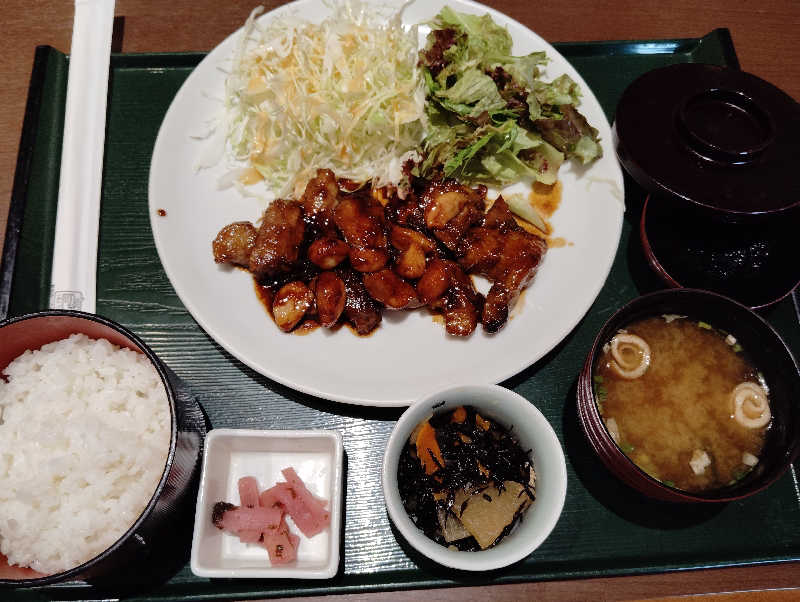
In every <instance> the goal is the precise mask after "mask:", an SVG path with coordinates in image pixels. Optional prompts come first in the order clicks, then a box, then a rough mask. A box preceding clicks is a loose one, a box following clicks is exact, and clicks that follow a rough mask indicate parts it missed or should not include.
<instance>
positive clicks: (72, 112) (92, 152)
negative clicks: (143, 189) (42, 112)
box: [50, 0, 114, 313]
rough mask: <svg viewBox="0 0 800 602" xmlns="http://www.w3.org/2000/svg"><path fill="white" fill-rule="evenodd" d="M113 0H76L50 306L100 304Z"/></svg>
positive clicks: (92, 309) (88, 308) (85, 307)
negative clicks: (99, 257)
mask: <svg viewBox="0 0 800 602" xmlns="http://www.w3.org/2000/svg"><path fill="white" fill-rule="evenodd" d="M113 26H114V0H75V21H74V24H73V29H72V46H71V50H70V57H69V71H68V75H67V102H66V109H65V114H64V138H63V145H62V149H61V175H60V178H59V187H58V209H57V213H56V232H55V241H54V244H53V270H52V274H51V278H50V284H51V286H50V307H51V308H54V309H77V310H82V311H86V312H90V313H94V312H95V308H96V295H97V292H96V285H97V241H98V230H99V224H98V220H99V216H100V189H101V185H102V176H103V151H104V146H105V128H106V96H107V94H108V68H109V61H110V54H111V34H112V30H113Z"/></svg>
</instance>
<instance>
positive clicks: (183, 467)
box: [0, 310, 207, 587]
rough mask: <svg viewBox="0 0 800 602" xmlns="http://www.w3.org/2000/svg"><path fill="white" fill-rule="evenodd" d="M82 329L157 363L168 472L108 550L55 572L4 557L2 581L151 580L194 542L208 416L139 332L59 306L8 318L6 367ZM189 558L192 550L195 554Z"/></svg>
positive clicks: (1, 336) (1, 328) (0, 357)
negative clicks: (186, 520)
mask: <svg viewBox="0 0 800 602" xmlns="http://www.w3.org/2000/svg"><path fill="white" fill-rule="evenodd" d="M73 333H82V334H85V335H87V336H89V337H90V338H94V339H97V338H105V339H107V340H108V341H110V342H111V343H113V344H114V345H117V346H119V347H125V348H128V349H132V350H134V351H138V352H140V353H143V354H144V355H145V356H146V357H147V358H148V359H149V360H150V362H151V363H152V364H153V366H154V367H155V369H156V371H157V372H158V375H159V376H160V378H161V381H162V382H163V384H164V387H165V389H166V391H167V399H168V401H169V405H170V417H171V425H170V428H171V436H170V444H169V450H168V455H167V460H166V465H165V467H164V472H163V474H162V475H161V479H160V481H159V483H158V485H157V487H156V489H155V491H154V493H153V496H152V498H151V499H150V501H149V502H148V504H147V506H146V507H145V509H144V511H143V512H142V514H141V515H140V516H139V517H138V518H137V519H136V521H135V522H134V523H133V525H132V526H131V527H130V528H129V529H128V530H127V531H126V532H125V533H124V534H123V535H122V536H121V537H120V538H119V539H118V540H117V541H116V542H115V543H114V544H113V545H111V546H110V547H109V548H108V549H106V550H105V551H103V552H102V553H100V554H99V555H97V556H96V557H94V558H92V559H91V560H89V561H87V562H85V563H84V564H82V565H80V566H77V567H74V568H72V569H69V570H67V571H63V572H61V573H57V574H53V575H42V574H41V573H37V572H35V571H32V570H30V569H24V568H19V567H15V566H11V567H9V566H8V564H7V562H6V560H5V558H3V557H2V556H0V587H36V586H41V585H47V584H50V583H55V582H61V581H71V580H85V581H88V582H92V583H94V582H97V583H100V584H103V583H113V584H114V585H115V586H116V585H118V584H120V583H127V584H131V583H140V584H141V583H146V582H147V581H148V579H149V577H150V575H151V574H152V575H157V574H158V573H159V572H160V571H162V570H163V569H164V566H165V564H164V563H165V562H168V561H166V560H165V559H164V555H165V553H168V554H171V555H173V556H174V555H175V554H180V553H181V551H183V552H186V551H187V550H188V549H189V547H190V546H191V531H190V529H191V524H189V525H188V527H189V529H184V528H182V527H181V526H180V525H181V522H182V521H183V517H184V516H190V517H191V516H192V512H193V507H194V501H195V495H196V491H197V480H198V476H199V466H200V459H201V457H202V452H203V444H204V441H205V434H206V428H207V427H206V422H205V417H204V415H203V412H202V410H201V408H200V405H199V404H198V402H197V400H196V399H195V398H194V397H193V396H192V395H191V394H190V393H189V392H188V390H187V389H186V386H185V385H184V384H183V383H182V382H181V381H180V380H179V379H178V377H177V376H175V374H173V373H172V371H171V370H170V369H169V368H168V367H167V366H166V365H165V364H164V363H163V362H162V361H161V360H159V358H158V357H157V356H156V355H155V353H153V351H152V350H151V349H150V348H149V347H148V346H147V345H146V344H145V343H144V342H143V341H142V340H141V339H139V338H138V337H137V336H136V335H135V334H133V333H132V332H130V331H129V330H127V329H126V328H125V327H123V326H121V325H119V324H117V323H115V322H112V321H111V320H108V319H106V318H102V317H100V316H96V315H93V314H87V313H83V312H76V311H66V310H63V311H62V310H53V311H45V312H40V313H35V314H29V315H25V316H21V317H18V318H11V319H8V320H5V321H3V322H0V370H3V369H5V367H6V366H7V365H8V364H9V363H10V362H11V361H12V360H13V359H15V358H16V357H18V356H19V355H21V354H22V353H23V352H24V351H25V350H28V349H30V350H35V349H39V348H40V347H42V346H43V345H45V344H47V343H51V342H54V341H58V340H61V339H64V338H67V337H68V336H69V335H71V334H73ZM187 556H188V554H187Z"/></svg>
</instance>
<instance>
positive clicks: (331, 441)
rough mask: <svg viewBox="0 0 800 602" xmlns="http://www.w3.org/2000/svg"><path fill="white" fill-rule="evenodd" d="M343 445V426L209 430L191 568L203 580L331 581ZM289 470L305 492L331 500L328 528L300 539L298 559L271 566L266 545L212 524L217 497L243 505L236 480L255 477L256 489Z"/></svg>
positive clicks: (336, 557) (335, 558)
mask: <svg viewBox="0 0 800 602" xmlns="http://www.w3.org/2000/svg"><path fill="white" fill-rule="evenodd" d="M343 459H344V446H343V444H342V435H341V433H339V432H338V431H324V430H303V431H289V430H287V431H282V430H269V431H268V430H251V429H212V430H211V431H209V433H208V436H207V438H206V448H205V454H204V456H203V468H202V474H201V477H200V489H199V492H198V495H197V509H196V511H195V521H194V535H193V537H192V554H191V561H190V567H191V569H192V572H193V573H194V574H195V575H197V576H198V577H220V578H237V577H241V578H247V579H264V578H282V579H330V578H331V577H333V576H334V575H336V573H337V571H338V570H339V547H340V540H341V531H342V529H341V525H342V523H341V521H342V495H343V471H344V462H343ZM287 467H292V468H294V470H295V471H296V472H297V474H298V476H299V477H300V478H301V479H302V480H303V482H304V483H305V485H306V487H307V488H308V490H309V491H310V492H311V493H312V494H314V495H315V496H317V497H320V498H323V499H326V500H328V506H327V508H328V510H329V511H330V513H331V524H330V528H329V529H326V530H325V531H323V532H322V533H319V534H317V535H315V536H314V537H312V538H310V539H309V538H307V537H305V536H304V535H303V534H302V533H301V532H300V530H299V529H297V527H296V526H295V525H294V523H293V522H292V521H291V517H288V516H287V523H288V524H289V527H290V529H291V531H292V532H293V533H295V534H296V535H298V536H299V537H300V545H299V547H298V550H297V560H296V561H295V562H293V563H291V564H287V565H280V566H272V565H271V564H270V561H269V556H268V555H267V550H265V549H264V548H263V547H262V546H260V545H258V544H245V543H242V542H241V541H239V538H238V537H236V536H234V535H231V534H228V533H224V532H223V531H221V530H220V529H218V528H217V527H215V526H214V524H213V523H212V522H211V513H212V509H213V507H214V504H216V503H217V502H229V503H232V504H235V505H238V504H239V489H238V483H239V479H240V478H242V477H247V476H252V477H255V478H256V480H257V481H258V488H259V491H263V490H264V489H267V488H269V487H272V486H273V485H274V484H275V483H277V482H279V481H285V480H286V479H284V477H283V475H282V474H281V470H283V469H284V468H287Z"/></svg>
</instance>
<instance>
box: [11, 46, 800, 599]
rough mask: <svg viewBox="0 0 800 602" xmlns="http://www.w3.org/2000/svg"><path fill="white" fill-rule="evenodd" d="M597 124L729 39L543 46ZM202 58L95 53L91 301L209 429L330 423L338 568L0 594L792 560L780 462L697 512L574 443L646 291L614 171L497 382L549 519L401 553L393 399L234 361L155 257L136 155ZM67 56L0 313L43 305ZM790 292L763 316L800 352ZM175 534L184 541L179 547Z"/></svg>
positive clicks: (170, 594) (794, 548) (503, 579)
mask: <svg viewBox="0 0 800 602" xmlns="http://www.w3.org/2000/svg"><path fill="white" fill-rule="evenodd" d="M556 47H557V48H558V50H559V51H560V52H561V53H563V54H564V55H565V56H566V57H567V59H569V60H570V61H571V62H572V63H573V65H574V66H575V67H576V68H577V69H578V71H580V72H581V74H582V75H583V77H584V78H585V79H586V81H587V83H588V84H589V85H590V86H591V87H592V89H593V90H594V92H595V94H596V95H597V97H598V99H599V100H600V102H601V104H602V105H603V107H604V109H605V111H606V113H607V114H608V116H609V118H613V113H614V108H615V106H616V103H617V99H618V98H619V96H620V94H621V93H622V91H623V90H624V88H625V87H626V86H627V85H628V84H629V83H630V82H631V81H633V79H634V78H636V77H637V76H638V75H640V74H642V73H644V72H645V71H648V70H650V69H654V68H657V67H661V66H665V65H668V64H672V63H679V62H704V63H715V64H726V65H731V66H734V67H738V62H737V59H736V55H735V52H734V50H733V45H732V42H731V39H730V36H729V34H728V32H727V31H726V30H716V31H714V32H712V33H710V34H708V35H707V36H705V37H703V38H700V39H682V40H666V41H663V40H659V41H630V42H594V43H566V44H556ZM203 56H204V55H203V54H145V55H113V56H112V60H111V80H110V85H109V103H108V119H107V129H108V131H107V140H106V153H105V166H104V176H103V195H102V212H101V223H100V245H99V259H98V294H97V311H98V313H100V314H102V315H105V316H107V317H109V318H112V319H114V320H117V321H118V322H121V323H122V324H124V325H126V326H128V327H129V328H131V329H132V330H133V331H134V332H136V333H137V334H138V335H139V336H141V337H142V338H143V339H144V340H145V341H146V342H147V343H148V344H149V345H150V346H151V347H152V348H153V349H154V351H155V352H156V353H157V354H158V355H159V356H160V357H161V358H163V359H164V361H165V362H166V363H167V364H168V365H169V366H170V367H171V368H172V369H173V370H174V371H175V372H176V373H177V374H178V375H179V376H181V377H182V378H183V379H184V380H185V381H186V382H187V383H188V385H189V387H190V388H191V389H192V391H193V392H194V393H195V395H196V396H197V397H198V398H199V400H200V402H201V403H202V405H203V407H204V408H205V410H206V412H207V413H208V416H209V418H210V421H211V423H212V424H213V426H214V427H248V428H266V429H282V428H327V429H338V430H340V431H341V432H342V434H343V435H344V445H345V450H346V455H347V462H346V479H347V489H346V513H345V521H344V524H345V529H344V537H343V542H344V543H343V554H342V559H343V560H342V564H341V567H340V570H339V573H338V575H337V576H336V577H335V578H334V579H331V580H324V581H290V580H281V581H274V580H209V579H201V578H198V577H195V576H194V575H193V574H192V573H191V571H190V570H189V568H188V566H184V567H183V568H181V569H180V570H179V571H178V572H177V573H175V574H173V576H172V577H171V578H170V579H169V581H167V582H165V583H160V584H159V585H157V586H148V587H146V588H142V587H139V588H134V589H133V590H132V591H130V590H127V591H124V592H123V591H122V590H119V591H114V586H113V585H112V586H111V588H110V591H109V589H103V590H100V589H99V588H97V587H96V586H95V585H90V584H86V583H82V582H80V583H67V584H62V585H59V586H51V587H48V588H44V589H40V590H36V591H12V592H5V594H7V595H5V594H4V598H7V597H13V596H17V597H18V598H20V599H22V598H32V599H39V598H54V597H55V598H60V599H75V598H81V599H84V598H109V597H118V596H119V595H125V596H132V597H134V598H136V597H141V598H143V599H149V600H154V599H175V598H185V599H190V598H197V599H200V598H202V599H223V598H239V599H241V598H256V597H260V598H263V597H272V596H286V595H300V594H305V595H309V594H327V593H345V592H358V591H370V590H388V589H402V588H417V587H435V586H453V585H471V584H487V583H511V582H520V581H535V580H548V579H567V578H579V577H592V576H610V575H630V574H643V573H655V572H663V571H673V570H683V569H693V568H701V567H702V568H705V567H721V566H731V565H741V564H755V563H766V562H783V561H789V560H797V559H800V491H799V490H798V484H797V475H796V472H795V470H794V469H792V470H791V471H789V473H787V474H786V475H785V476H784V477H783V478H782V479H780V480H779V481H778V482H777V483H775V484H774V485H773V486H771V487H770V488H769V489H768V490H766V491H764V492H762V493H760V494H758V495H756V496H753V497H752V498H749V499H747V500H745V501H742V502H734V503H730V504H724V505H713V506H710V507H698V506H671V505H666V504H659V503H654V502H651V501H647V500H644V499H643V498H641V497H639V496H638V494H636V493H634V492H633V491H632V490H629V489H628V488H626V487H625V486H623V485H621V484H620V483H619V482H618V481H617V480H616V479H615V478H614V477H612V476H611V475H610V474H609V473H608V472H607V471H606V470H605V468H604V467H603V466H602V465H601V464H600V463H599V461H598V460H597V459H596V458H595V456H594V455H593V453H592V452H591V451H590V449H589V447H588V445H587V443H586V441H585V439H584V436H583V433H582V431H581V430H580V426H579V424H578V421H577V415H576V410H575V400H574V397H575V383H576V380H577V376H578V372H579V371H580V368H581V365H582V363H583V361H584V358H585V354H586V352H587V351H588V349H589V347H590V345H591V342H592V340H593V338H594V336H595V334H596V332H597V331H598V330H599V328H600V327H601V325H602V324H603V322H604V321H605V320H606V319H607V318H608V317H609V316H610V315H611V314H612V313H613V312H614V311H615V310H616V309H617V308H618V307H620V306H621V305H623V304H624V303H625V302H627V301H628V300H630V299H632V298H633V297H636V296H638V295H640V294H642V293H645V292H648V291H651V290H655V289H657V288H661V285H660V284H659V282H658V281H657V280H655V277H654V276H653V275H652V274H651V273H650V271H649V270H648V268H647V266H646V264H645V262H644V259H643V256H642V253H641V249H640V247H639V242H638V237H637V236H635V232H636V229H635V227H634V226H635V224H636V223H637V222H638V215H637V213H638V211H639V207H640V206H641V202H642V199H643V192H642V191H641V190H640V189H639V188H638V187H637V186H636V185H635V184H633V183H632V182H631V181H629V180H627V181H626V204H627V207H628V211H627V213H626V217H625V224H624V228H623V234H622V240H621V242H620V246H619V250H618V253H617V257H616V260H615V262H614V266H613V269H612V271H611V274H610V276H609V278H608V281H607V282H606V284H605V286H604V288H603V289H602V291H601V293H600V295H599V296H598V298H597V300H596V301H595V303H594V304H593V306H592V307H591V309H590V310H589V312H588V314H587V315H586V317H585V318H584V319H583V320H582V321H581V322H580V323H579V324H578V326H577V327H576V328H575V329H574V331H573V332H571V333H570V334H569V335H568V336H567V337H566V339H565V340H564V341H563V342H562V343H561V344H559V345H558V346H557V347H556V348H555V349H554V350H553V351H552V352H551V353H549V354H548V355H547V356H546V357H545V358H543V359H542V360H541V361H539V362H537V363H536V364H535V365H533V366H531V367H530V368H528V369H527V370H525V371H524V372H522V373H521V374H519V375H517V376H516V377H514V378H512V379H510V380H509V381H507V382H506V383H504V384H505V385H506V386H508V387H510V388H512V389H514V390H515V391H517V392H518V393H520V394H522V395H524V396H525V397H527V398H528V399H530V400H531V401H533V402H534V403H536V405H537V406H538V407H539V408H540V409H541V410H542V412H543V413H544V414H545V415H546V416H547V418H548V419H549V420H550V422H551V423H552V425H553V426H554V428H555V430H556V432H557V433H558V436H559V437H560V439H561V441H562V443H563V445H564V449H565V451H566V456H567V470H568V473H569V475H568V477H569V486H568V491H567V501H566V505H565V507H564V513H563V515H562V516H561V519H560V521H559V523H558V525H557V527H556V529H555V531H554V532H553V533H552V535H551V536H550V537H549V539H548V540H547V541H546V542H545V543H544V545H542V546H541V547H540V548H539V549H538V550H537V551H536V552H535V553H533V554H532V555H531V556H530V557H528V558H527V559H526V560H525V561H523V562H520V563H517V564H515V565H514V566H511V567H508V568H507V569H505V570H501V571H496V572H492V573H489V574H480V575H471V574H458V573H454V572H453V571H451V570H447V569H444V568H442V567H439V566H437V565H434V564H432V563H430V562H429V561H427V560H426V559H424V558H421V557H419V556H418V555H417V554H415V552H414V551H413V550H412V549H410V547H409V546H408V545H407V544H406V543H405V542H403V541H398V538H399V534H397V533H396V532H395V531H394V530H393V529H392V527H391V525H390V523H389V520H388V518H387V515H386V511H385V509H384V505H383V499H382V495H381V490H380V462H381V457H382V453H383V449H384V445H385V443H386V441H387V439H388V436H389V432H390V430H391V428H392V426H393V424H394V422H395V420H396V419H397V418H398V416H399V415H400V413H401V411H402V410H400V409H374V408H363V407H351V406H347V405H343V404H338V403H333V402H327V401H324V400H321V399H316V398H312V397H309V396H306V395H303V394H300V393H296V392H294V391H292V390H290V389H287V388H285V387H283V386H281V385H278V384H276V383H274V382H272V381H270V380H268V379H266V378H264V377H262V376H261V375H259V374H257V373H255V372H253V371H251V370H250V369H248V368H247V367H245V366H244V365H242V364H241V363H240V362H238V361H237V360H236V359H234V358H233V357H231V356H230V355H229V354H228V353H226V352H225V351H223V350H222V349H221V348H220V347H219V346H218V345H217V344H216V343H215V342H214V341H213V340H212V339H211V338H210V337H209V336H208V335H206V334H205V332H204V331H203V330H202V329H201V328H200V327H199V326H198V325H197V324H196V323H195V322H194V320H193V319H192V317H191V316H190V315H189V313H188V312H187V311H186V309H185V308H184V307H183V305H182V304H181V302H180V301H179V299H178V297H177V295H176V294H175V292H174V291H173V289H172V286H171V285H170V283H169V281H168V280H167V277H166V275H165V274H164V271H163V270H162V268H161V264H160V262H159V259H158V256H157V254H156V249H155V246H154V243H153V238H152V235H151V232H150V226H149V218H148V214H147V212H148V209H147V180H148V170H149V164H150V155H151V151H152V148H153V143H154V141H155V138H156V134H157V132H158V128H159V126H160V124H161V120H162V118H163V116H164V114H165V112H166V110H167V107H168V106H169V104H170V102H171V100H172V98H173V96H174V95H175V93H176V92H177V90H178V88H179V87H180V85H181V84H182V83H183V81H184V79H185V78H186V77H187V75H188V74H189V73H190V72H191V70H192V68H193V67H194V66H195V65H197V63H198V62H199V61H200V60H201V59H202V58H203ZM67 62H68V59H67V57H66V56H65V55H64V54H61V53H59V52H57V51H56V50H53V49H52V48H47V47H40V48H38V49H37V51H36V57H35V62H34V70H33V77H32V81H31V87H30V92H29V98H28V107H27V113H26V118H25V124H24V129H23V135H22V141H21V147H20V155H19V163H18V169H17V174H16V180H15V184H14V190H13V198H12V202H11V212H10V215H9V222H8V231H7V235H6V241H5V248H4V255H3V264H2V281H1V282H0V315H2V314H5V313H7V314H8V315H19V314H23V313H27V312H30V311H35V310H40V309H44V308H45V307H46V306H47V300H48V286H49V279H50V265H51V254H52V247H53V231H54V222H55V212H56V200H57V189H58V176H59V160H60V147H61V135H62V127H63V110H64V102H65V92H66V76H67ZM796 302H797V300H796V298H795V297H794V296H790V297H788V298H786V299H784V300H783V301H782V302H780V303H778V304H776V305H775V306H773V307H771V308H770V309H768V310H766V311H764V312H763V315H764V316H765V318H766V319H767V320H768V321H769V322H771V323H772V324H773V325H774V326H775V328H776V329H777V330H778V331H779V332H780V333H781V334H782V335H783V336H784V338H785V339H786V341H787V342H788V343H789V345H790V347H791V348H792V349H793V352H794V353H795V356H798V355H800V322H798V316H797V313H796ZM188 549H189V542H188V541H187V542H186V546H185V550H186V554H187V558H188Z"/></svg>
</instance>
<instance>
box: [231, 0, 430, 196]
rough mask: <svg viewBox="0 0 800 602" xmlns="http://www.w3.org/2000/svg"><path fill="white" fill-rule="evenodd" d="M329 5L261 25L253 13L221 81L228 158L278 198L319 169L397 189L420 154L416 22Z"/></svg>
mask: <svg viewBox="0 0 800 602" xmlns="http://www.w3.org/2000/svg"><path fill="white" fill-rule="evenodd" d="M333 8H334V11H333V16H331V17H329V18H327V19H325V20H324V21H323V22H322V23H320V24H312V23H308V22H304V21H300V20H298V19H296V18H293V17H282V18H277V19H273V20H271V21H270V22H269V23H266V24H264V25H261V24H260V23H259V22H258V21H257V20H256V17H257V16H258V15H259V14H260V12H261V11H260V10H259V9H256V10H255V11H253V13H252V14H251V15H250V17H249V18H248V20H247V22H246V24H245V27H244V35H243V37H242V38H241V41H240V45H239V48H238V51H237V54H236V56H235V57H234V65H233V69H232V71H231V73H230V75H229V76H228V78H227V80H226V102H225V104H226V111H227V123H228V130H227V136H228V143H229V145H230V149H231V151H232V154H233V156H234V157H235V159H237V160H239V161H244V162H249V165H250V166H252V168H254V169H255V170H256V171H257V174H256V175H257V176H260V178H263V179H264V180H265V181H266V183H267V185H268V186H269V188H270V189H271V190H272V191H273V192H274V193H275V194H277V195H279V196H286V195H289V194H294V195H296V196H297V195H299V194H300V193H301V192H302V190H303V188H304V186H305V184H306V182H307V181H308V180H309V179H310V178H311V177H313V176H314V174H315V173H316V170H317V169H318V168H328V169H331V170H333V171H334V173H336V175H337V176H339V177H344V178H348V179H351V180H354V181H358V182H367V181H370V180H372V182H373V186H376V187H379V186H384V185H395V186H397V185H398V184H399V183H400V181H401V180H402V178H403V173H402V171H403V170H402V167H403V164H404V163H405V161H406V160H408V159H409V158H413V159H415V160H419V156H418V154H417V150H416V149H417V148H418V147H419V146H420V143H421V141H422V138H423V131H424V124H423V120H424V119H425V112H424V105H425V89H424V82H423V80H422V76H421V74H420V72H419V69H417V68H416V62H417V59H418V55H417V51H418V37H417V28H416V26H414V27H410V28H408V29H404V28H403V25H402V23H401V18H400V17H401V12H402V11H400V12H397V13H394V14H393V15H391V16H390V17H389V18H386V17H385V16H384V15H381V14H380V12H376V11H375V7H374V6H371V7H369V8H368V9H367V7H365V6H363V5H362V4H361V3H360V2H358V1H357V0H356V1H349V2H345V3H343V4H337V5H336V6H334V7H333ZM251 172H252V170H251ZM253 175H254V174H253V173H251V174H250V175H249V177H247V180H249V181H250V182H252V180H253V179H254V178H253ZM255 179H258V178H255Z"/></svg>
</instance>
